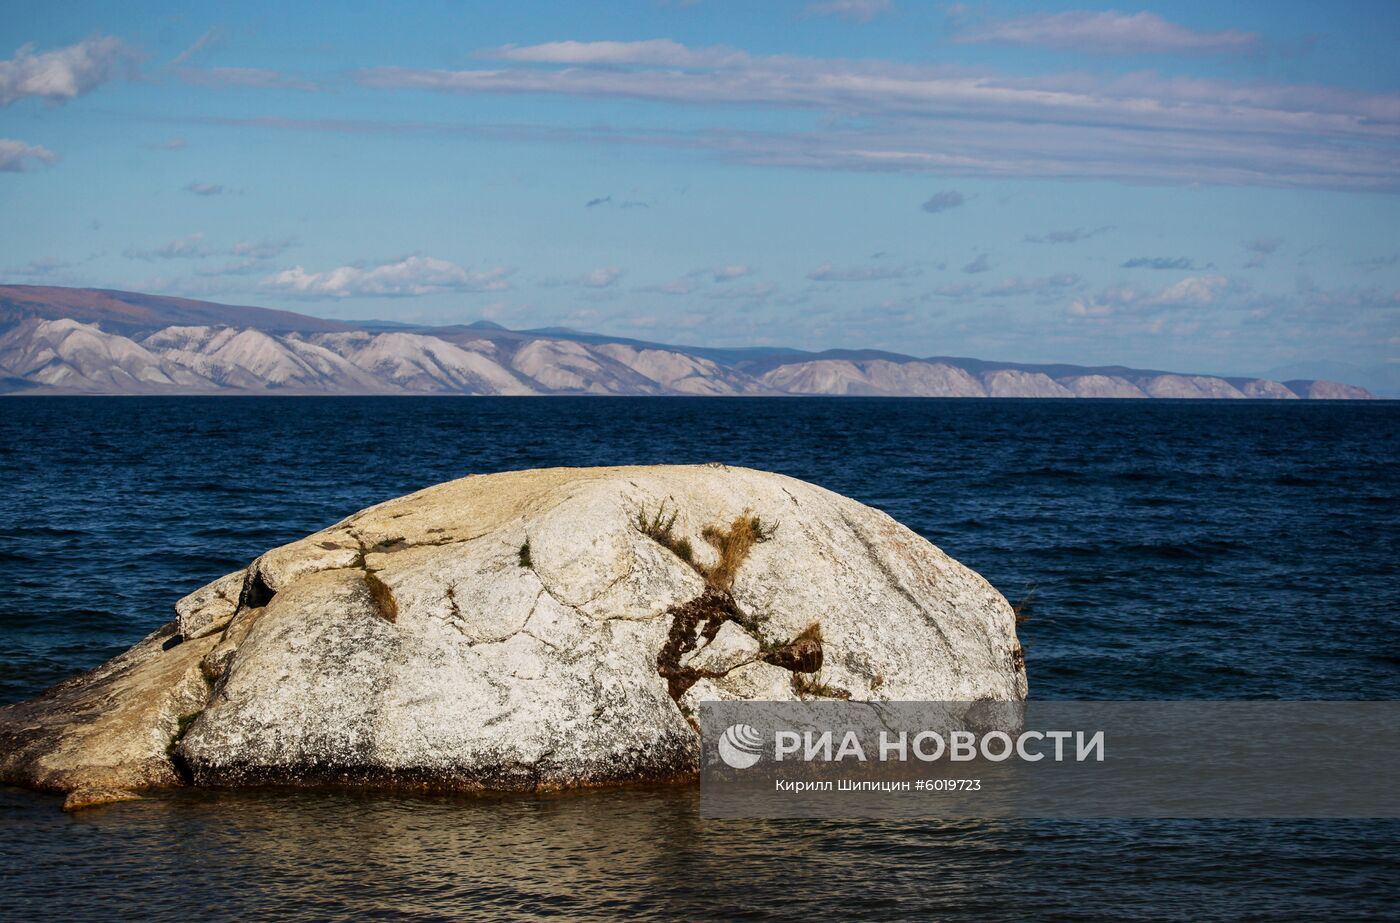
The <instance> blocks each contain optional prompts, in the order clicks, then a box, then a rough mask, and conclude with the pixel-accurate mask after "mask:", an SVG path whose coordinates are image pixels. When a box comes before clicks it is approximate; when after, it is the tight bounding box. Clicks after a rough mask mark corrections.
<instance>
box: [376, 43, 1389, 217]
mask: <svg viewBox="0 0 1400 923" xmlns="http://www.w3.org/2000/svg"><path fill="white" fill-rule="evenodd" d="M1127 19H1130V20H1132V21H1133V23H1136V24H1138V25H1135V26H1134V28H1141V23H1142V22H1143V20H1141V19H1139V18H1138V17H1127ZM1096 22H1097V20H1096ZM1113 22H1114V23H1116V22H1117V20H1114V21H1113ZM1148 25H1150V26H1153V27H1154V28H1156V26H1155V25H1154V24H1153V22H1151V21H1149V22H1148ZM1167 25H1170V24H1167ZM1112 28H1118V26H1116V25H1114V26H1112ZM1112 28H1110V29H1109V31H1112ZM1174 28H1176V27H1173V29H1174ZM1081 31H1083V30H1082V29H1081ZM1148 31H1151V30H1148ZM1157 32H1159V33H1161V35H1166V36H1176V38H1163V37H1161V35H1159V38H1158V42H1159V44H1161V45H1163V46H1165V45H1169V44H1171V43H1172V42H1176V43H1177V44H1178V45H1181V44H1183V43H1187V40H1186V39H1183V38H1181V37H1180V36H1178V35H1177V33H1176V32H1174V31H1172V30H1171V29H1167V30H1165V31H1163V30H1162V29H1160V28H1158V29H1157ZM1204 34H1205V35H1214V36H1217V37H1216V38H1215V39H1211V41H1214V42H1217V43H1222V42H1225V41H1226V40H1225V39H1222V38H1219V35H1221V34H1228V35H1233V33H1204ZM1192 35H1200V34H1198V33H1192ZM1193 41H1194V40H1193ZM1200 41H1204V40H1200ZM1230 41H1236V40H1235V39H1231V40H1230ZM1198 43H1199V42H1198ZM479 56H480V57H481V58H483V59H488V60H491V61H493V62H494V66H491V67H480V68H470V69H464V70H426V69H419V68H409V67H379V68H371V69H367V70H361V71H358V72H356V73H355V75H354V79H355V80H356V81H357V82H359V83H360V84H361V85H363V86H366V87H370V88H376V89H384V90H418V91H432V92H441V93H458V94H514V93H529V94H541V93H543V94H559V95H566V96H576V97H598V98H626V99H643V100H652V101H659V102H666V103H672V104H680V105H694V106H708V107H724V106H742V107H777V108H785V109H794V110H815V111H820V112H825V113H829V114H831V115H834V116H840V117H846V118H851V117H854V118H858V119H861V120H863V123H862V124H861V125H860V127H858V128H856V127H842V126H840V125H839V123H838V125H837V126H836V127H831V126H827V127H823V128H821V129H820V130H810V131H801V130H793V131H756V130H745V129H738V128H734V129H724V128H710V129H706V130H704V131H693V132H686V131H681V130H674V129H651V130H645V129H641V130H636V131H624V130H619V129H612V130H610V131H609V132H608V134H607V138H608V140H609V141H611V142H614V143H619V142H621V143H633V144H648V145H658V146H666V147H684V148H692V149H702V150H709V151H712V152H715V153H717V154H720V155H721V156H725V157H728V158H731V159H735V160H739V161H743V162H747V163H757V164H767V165H776V166H802V167H808V168H811V167H817V168H822V167H825V168H833V169H854V170H882V171H902V172H912V173H938V174H942V175H967V176H1053V177H1078V176H1093V177H1098V178H1118V179H1130V180H1138V181H1147V182H1154V183H1156V182H1192V183H1198V182H1206V183H1230V184H1243V185H1273V186H1319V187H1327V188H1345V189H1388V190H1392V189H1397V188H1400V153H1397V151H1396V143H1397V142H1400V94H1395V93H1368V92H1362V91H1356V90H1348V89H1340V88H1333V87H1318V86H1300V85H1289V84H1277V83H1263V82H1260V83H1249V84H1243V83H1235V82H1231V81H1226V80H1220V79H1208V78H1182V77H1168V76H1162V75H1159V74H1156V73H1151V72H1143V73H1130V74H1122V75H1097V74H1091V73H1082V72H1080V73H1066V74H1045V75H1038V76H1006V75H1000V74H995V73H990V72H985V71H971V70H967V69H961V68H953V67H945V66H934V65H910V64H898V63H893V62H886V61H861V60H847V59H835V58H812V57H799V56H792V55H754V54H750V53H749V52H746V51H743V50H740V49H735V48H729V47H725V46H708V47H692V46H688V45H684V44H681V43H679V42H675V41H672V40H670V39H652V40H646V41H636V42H618V41H599V42H579V41H563V42H549V43H545V44H539V45H528V46H516V45H510V46H504V47H500V48H495V49H489V50H486V51H483V52H481V53H480V55H479Z"/></svg>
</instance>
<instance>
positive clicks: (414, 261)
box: [262, 256, 511, 298]
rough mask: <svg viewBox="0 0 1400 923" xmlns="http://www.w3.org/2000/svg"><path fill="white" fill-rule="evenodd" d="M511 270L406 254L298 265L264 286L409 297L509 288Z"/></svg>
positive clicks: (313, 294)
mask: <svg viewBox="0 0 1400 923" xmlns="http://www.w3.org/2000/svg"><path fill="white" fill-rule="evenodd" d="M510 274H511V270H509V269H504V268H499V269H490V270H487V271H485V272H471V271H468V270H466V269H464V268H462V267H461V266H458V265H457V264H456V263H453V262H450V261H448V260H439V259H434V258H432V257H426V256H410V257H408V258H406V259H402V260H399V261H398V262H395V263H382V264H380V265H378V266H340V267H338V268H336V269H329V270H326V271H324V272H307V271H306V270H305V269H304V268H303V267H301V266H294V267H292V268H291V269H286V270H283V271H282V272H278V273H274V274H273V275H270V276H268V277H267V278H266V279H264V280H263V282H262V285H263V287H264V288H266V289H268V290H271V291H280V292H285V293H287V294H290V295H297V296H300V297H303V298H351V297H355V296H410V295H430V294H434V293H436V292H498V291H503V290H505V289H507V288H509V287H510V285H509V283H508V282H507V281H506V278H507V277H508V276H509V275H510Z"/></svg>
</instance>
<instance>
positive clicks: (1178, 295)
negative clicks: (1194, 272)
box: [1147, 275, 1230, 308]
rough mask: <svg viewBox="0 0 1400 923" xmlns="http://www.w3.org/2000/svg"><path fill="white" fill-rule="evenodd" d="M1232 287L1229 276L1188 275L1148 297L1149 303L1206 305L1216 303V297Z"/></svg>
mask: <svg viewBox="0 0 1400 923" xmlns="http://www.w3.org/2000/svg"><path fill="white" fill-rule="evenodd" d="M1229 287H1230V279H1229V277H1227V276H1219V275H1211V276H1187V277H1186V278H1185V279H1182V280H1181V281H1180V282H1177V283H1175V284H1173V285H1169V286H1167V287H1166V288H1164V289H1162V290H1161V291H1160V292H1158V293H1157V294H1156V295H1154V296H1152V297H1151V298H1149V299H1148V301H1147V303H1148V304H1154V305H1180V306H1184V307H1193V308H1199V307H1205V306H1206V305H1210V304H1214V303H1215V300H1216V298H1218V297H1219V296H1220V294H1221V293H1222V292H1224V291H1225V290H1226V289H1228V288H1229Z"/></svg>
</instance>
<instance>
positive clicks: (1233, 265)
mask: <svg viewBox="0 0 1400 923" xmlns="http://www.w3.org/2000/svg"><path fill="white" fill-rule="evenodd" d="M0 39H2V40H0V202H3V204H4V209H5V213H6V215H7V217H8V220H7V221H5V222H4V224H3V228H0V274H3V278H4V280H5V281H8V282H14V283H29V284H58V285H88V286H100V287H109V288H124V289H132V290H139V291H148V292H158V293H165V294H176V295H184V296H188V297H196V298H206V299H210V300H215V301H226V302H233V303H244V304H261V305H268V306H273V307H285V308H289V309H292V310H297V311H302V312H305V313H311V314H318V315H322V316H328V317H344V318H371V317H372V318H382V319H393V320H403V321H411V322H420V323H459V322H465V321H472V320H476V319H479V318H489V319H492V320H495V321H497V322H499V323H502V324H505V325H506V326H510V327H516V328H520V327H535V326H544V325H555V324H562V325H567V326H572V327H578V328H584V329H590V330H597V331H602V332H607V333H612V334H618V335H625V336H632V337H638V338H643V339H653V340H659V341H664V342H681V343H691V344H704V345H757V344H784V345H791V346H798V347H804V348H811V349H821V348H827V347H878V348H885V349H891V350H895V351H899V352H906V353H913V354H918V355H935V354H939V355H964V356H978V357H983V358H997V359H1014V360H1021V361H1069V362H1082V363H1107V362H1122V363H1126V364H1133V365H1138V366H1149V367H1166V368H1179V369H1191V370H1200V371H1222V372H1259V371H1264V370H1267V369H1270V368H1274V367H1277V366H1282V365H1288V364H1290V363H1296V362H1302V361H1309V362H1311V361H1318V360H1327V361H1332V362H1343V363H1349V364H1352V365H1356V366H1367V367H1390V368H1394V367H1395V365H1396V364H1397V361H1398V360H1397V357H1400V322H1398V319H1400V198H1397V192H1400V56H1397V55H1396V54H1395V53H1394V49H1395V47H1396V46H1397V44H1398V43H1400V7H1397V6H1396V5H1395V4H1393V3H1388V2H1386V3H1344V4H1322V3H1284V2H1269V3H1263V2H1260V3H1255V4H1244V3H1237V4H1220V3H1191V2H1181V3H1173V4H1170V5H1168V4H1158V5H1156V6H1154V7H1151V8H1142V7H1139V6H1121V7H1109V6H1105V7H1090V6H1086V5H1084V4H1082V3H1081V4H1074V3H1069V4H1044V3H1036V4H1028V3H1009V2H989V3H978V4H935V3H914V2H907V0H829V2H793V3H780V2H767V0H762V2H747V3H737V2H736V3H726V2H716V0H698V2H690V3H685V2H669V3H660V2H652V0H646V2H637V3H611V4H578V3H561V4H544V3H511V4H484V3H483V4H463V3H421V4H416V5H413V6H412V7H411V8H409V7H405V8H392V7H389V6H387V5H375V4H354V5H353V6H351V7H350V8H349V10H348V11H347V10H346V9H341V8H338V7H337V6H334V5H329V4H311V3H306V4H280V3H279V4H272V3H257V2H252V3H242V4H238V5H237V6H233V5H227V4H199V3H181V4H170V3H142V2H130V3H122V4H101V3H90V4H85V3H64V4H50V5H48V6H47V7H45V8H42V9H41V8H34V9H32V10H30V11H26V13H25V14H24V15H18V14H15V13H13V12H12V14H11V15H9V16H6V17H4V19H3V21H0Z"/></svg>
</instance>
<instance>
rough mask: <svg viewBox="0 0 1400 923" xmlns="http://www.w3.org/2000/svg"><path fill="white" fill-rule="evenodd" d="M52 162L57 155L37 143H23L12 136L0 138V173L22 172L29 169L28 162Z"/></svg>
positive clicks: (56, 158)
mask: <svg viewBox="0 0 1400 923" xmlns="http://www.w3.org/2000/svg"><path fill="white" fill-rule="evenodd" d="M34 160H37V161H39V162H40V163H53V162H54V161H56V160H58V155H57V154H55V153H54V152H53V151H51V150H49V149H48V148H46V147H40V146H39V145H37V144H25V143H24V142H23V141H16V140H14V139H13V138H0V173H22V172H24V171H25V170H27V169H29V162H30V161H34Z"/></svg>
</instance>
